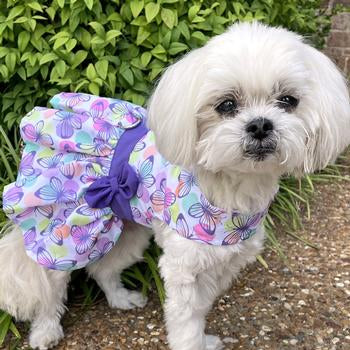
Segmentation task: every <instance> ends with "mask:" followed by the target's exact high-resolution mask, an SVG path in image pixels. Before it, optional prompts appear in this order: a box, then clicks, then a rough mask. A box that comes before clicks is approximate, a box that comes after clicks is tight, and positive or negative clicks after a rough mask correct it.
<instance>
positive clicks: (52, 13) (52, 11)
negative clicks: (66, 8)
mask: <svg viewBox="0 0 350 350" xmlns="http://www.w3.org/2000/svg"><path fill="white" fill-rule="evenodd" d="M45 11H46V12H47V14H48V15H49V16H50V19H51V21H53V20H54V19H55V14H56V10H55V9H54V8H53V7H48V8H47V9H46V10H45Z"/></svg>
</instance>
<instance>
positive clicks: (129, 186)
mask: <svg viewBox="0 0 350 350" xmlns="http://www.w3.org/2000/svg"><path fill="white" fill-rule="evenodd" d="M138 184H139V179H138V177H137V175H136V173H135V171H134V169H133V168H132V167H131V166H130V165H129V164H128V163H127V162H125V163H123V164H121V165H120V166H118V168H117V169H116V170H115V171H114V174H113V175H108V176H103V177H101V178H100V179H98V180H96V181H95V182H94V183H93V184H91V185H90V187H89V188H88V189H87V191H86V193H85V200H86V202H87V204H88V205H89V206H90V207H91V208H99V209H102V208H106V207H110V208H112V210H113V212H114V213H115V214H116V215H117V216H118V217H119V218H121V219H129V220H132V214H131V212H130V210H128V209H129V208H130V203H129V201H130V199H131V198H132V197H134V195H135V194H136V191H137V187H138Z"/></svg>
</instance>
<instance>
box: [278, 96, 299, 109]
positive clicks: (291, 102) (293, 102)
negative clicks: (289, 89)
mask: <svg viewBox="0 0 350 350" xmlns="http://www.w3.org/2000/svg"><path fill="white" fill-rule="evenodd" d="M298 103H299V100H298V99H297V98H295V97H293V96H290V95H285V96H281V97H280V98H278V106H279V107H280V108H283V109H285V110H287V111H290V110H292V109H294V108H296V107H297V106H298Z"/></svg>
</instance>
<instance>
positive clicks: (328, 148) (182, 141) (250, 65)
mask: <svg viewBox="0 0 350 350" xmlns="http://www.w3.org/2000/svg"><path fill="white" fill-rule="evenodd" d="M148 113H149V118H148V123H149V127H150V129H151V130H153V132H154V133H155V136H156V144H157V147H158V149H159V151H160V152H161V153H162V154H163V155H164V156H165V157H166V158H167V159H168V160H169V161H170V162H172V163H174V164H179V165H181V166H183V167H184V168H186V169H188V170H190V171H192V172H193V173H194V174H195V175H196V177H197V179H198V183H199V186H200V188H201V190H202V191H203V193H204V194H205V195H206V197H207V198H208V199H209V200H210V201H211V202H212V203H213V204H214V205H216V206H218V207H221V208H225V209H227V210H229V211H232V210H234V209H237V210H238V211H240V212H241V213H251V212H259V211H262V210H264V209H265V208H266V207H268V205H269V203H270V201H271V200H272V199H273V197H274V195H275V194H276V192H277V190H278V181H279V178H280V176H281V175H283V174H297V175H300V174H303V173H309V172H312V171H314V170H318V169H322V168H324V167H325V166H326V165H327V164H329V163H330V162H332V161H334V160H335V158H336V157H337V155H338V154H339V153H340V152H341V151H342V150H344V148H345V147H346V146H347V145H348V144H349V142H350V104H349V95H348V91H347V87H346V83H345V80H344V79H343V77H342V75H341V74H340V73H339V71H338V70H337V68H336V67H335V65H334V64H333V63H332V62H331V61H330V60H329V59H328V58H327V57H326V56H325V55H323V54H322V53H321V52H319V51H317V50H315V49H314V48H312V47H310V46H309V45H308V44H306V43H305V42H304V41H303V40H302V38H301V37H300V36H299V35H296V34H294V33H291V32H289V31H287V30H284V29H281V28H270V27H267V26H264V25H262V24H258V23H253V24H237V25H233V26H232V27H231V28H229V29H228V30H227V32H225V33H224V34H222V35H219V36H217V37H215V38H213V39H211V40H210V41H209V42H208V44H207V45H205V46H204V47H202V48H199V49H197V50H194V51H192V52H190V53H189V54H188V55H186V56H185V57H184V58H182V59H181V60H180V61H178V62H177V63H175V64H174V65H172V66H170V67H169V68H168V69H167V70H166V72H165V74H164V75H163V77H162V78H161V80H160V82H159V84H158V86H157V88H156V90H155V92H154V94H153V96H152V98H151V100H150V103H149V109H148ZM153 231H154V234H155V239H156V241H157V243H158V244H159V245H160V246H161V247H162V248H163V252H164V254H163V255H162V257H161V259H160V261H159V266H160V270H161V274H162V276H163V278H164V282H165V288H166V293H167V299H166V303H165V319H166V326H167V332H168V339H169V344H170V348H171V349H172V350H209V349H211V350H214V349H221V348H222V347H223V345H222V342H221V341H220V339H219V338H218V337H215V336H210V335H206V334H205V333H204V329H205V316H206V314H207V312H208V311H209V310H210V308H211V306H212V303H213V302H214V300H215V298H217V297H218V296H219V295H220V294H221V293H222V292H223V291H224V290H226V289H227V288H229V287H230V285H231V283H232V280H233V279H234V278H235V277H236V276H237V274H238V272H239V270H240V269H241V268H243V267H244V266H246V264H247V263H250V262H253V261H254V260H255V257H256V255H257V254H258V253H260V252H261V250H262V248H263V242H264V232H263V227H259V228H258V232H257V233H256V234H255V235H254V236H253V237H251V238H250V239H248V240H245V241H243V242H241V243H240V244H238V245H228V246H210V245H206V244H199V243H197V242H195V241H191V240H188V239H185V238H183V237H181V236H180V235H179V234H177V233H176V232H174V231H173V230H171V229H170V228H169V227H168V226H167V225H165V224H164V223H161V222H158V221H155V222H154V223H153ZM150 235H151V233H150V232H149V231H148V230H147V229H145V228H144V227H142V226H139V225H136V224H132V223H130V224H127V225H126V227H125V230H124V232H123V234H122V236H121V238H120V240H119V241H118V244H117V245H116V246H115V247H114V248H113V249H112V251H111V252H110V253H109V254H107V255H106V256H105V257H104V258H102V259H101V260H100V261H98V262H96V263H94V264H92V265H90V266H89V267H88V269H87V270H88V272H89V274H90V275H91V276H92V277H93V278H95V280H96V281H97V283H98V284H99V286H100V287H101V288H102V289H103V291H104V293H105V295H106V297H107V300H108V303H109V305H110V306H111V307H117V308H122V309H129V308H133V307H135V306H139V307H140V306H144V305H145V302H146V300H145V299H144V298H143V297H142V296H141V294H139V293H137V292H134V291H129V290H127V289H125V288H124V287H123V285H122V284H121V282H120V274H121V272H122V270H123V269H125V268H126V267H128V266H130V265H131V264H133V263H135V262H136V261H137V260H140V259H141V257H142V254H143V251H144V250H145V248H146V247H147V245H148V240H149V237H150ZM135 237H137V238H135ZM0 266H1V267H2V268H1V272H0V308H2V309H4V310H6V311H8V312H9V313H11V314H12V315H14V316H15V317H16V318H17V319H22V320H30V321H31V331H30V345H31V346H32V347H33V348H36V347H38V348H40V349H47V348H49V347H51V346H53V345H55V344H57V343H58V341H59V340H60V339H61V338H62V337H63V331H62V327H61V325H60V318H61V316H62V314H63V312H64V310H65V306H64V301H65V299H66V290H67V284H68V282H69V273H68V272H63V271H54V270H47V269H45V268H43V267H41V266H40V265H38V264H36V263H35V262H34V261H32V260H31V259H29V258H28V257H27V255H26V253H25V250H24V244H23V238H22V233H21V231H20V230H19V229H18V228H12V229H11V230H10V232H9V233H8V234H7V235H5V236H4V238H2V239H1V241H0ZM116 331H117V330H116Z"/></svg>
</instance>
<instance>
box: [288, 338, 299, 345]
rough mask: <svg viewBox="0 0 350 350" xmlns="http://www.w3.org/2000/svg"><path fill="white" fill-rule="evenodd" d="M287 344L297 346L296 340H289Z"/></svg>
mask: <svg viewBox="0 0 350 350" xmlns="http://www.w3.org/2000/svg"><path fill="white" fill-rule="evenodd" d="M289 343H290V344H291V345H297V343H298V340H297V339H291V340H290V341H289Z"/></svg>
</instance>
